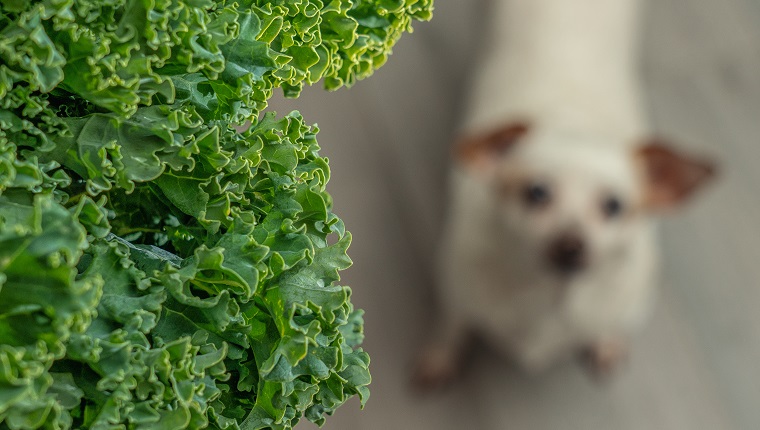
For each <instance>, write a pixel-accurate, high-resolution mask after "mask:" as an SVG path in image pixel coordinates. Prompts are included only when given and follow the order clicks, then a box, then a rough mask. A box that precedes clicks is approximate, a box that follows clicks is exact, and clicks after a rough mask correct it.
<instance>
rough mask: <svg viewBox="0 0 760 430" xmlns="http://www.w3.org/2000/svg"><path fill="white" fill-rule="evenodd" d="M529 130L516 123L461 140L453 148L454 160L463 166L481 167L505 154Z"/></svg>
mask: <svg viewBox="0 0 760 430" xmlns="http://www.w3.org/2000/svg"><path fill="white" fill-rule="evenodd" d="M529 128H530V127H528V124H526V123H524V122H516V123H511V124H509V125H507V126H506V127H502V128H499V129H498V130H496V131H493V132H490V133H487V134H482V135H479V136H469V137H465V138H462V139H460V140H459V142H458V143H457V145H456V146H455V148H454V158H455V159H456V160H458V161H460V162H462V163H463V164H465V165H470V166H476V167H477V166H480V167H482V166H484V165H487V164H488V163H489V162H490V161H492V160H496V159H498V158H499V157H501V156H502V155H503V154H505V153H506V152H507V151H508V150H509V149H510V148H511V147H512V146H514V145H515V144H516V143H517V142H518V141H519V140H520V138H522V137H523V136H524V135H525V134H526V133H527V132H528V129H529Z"/></svg>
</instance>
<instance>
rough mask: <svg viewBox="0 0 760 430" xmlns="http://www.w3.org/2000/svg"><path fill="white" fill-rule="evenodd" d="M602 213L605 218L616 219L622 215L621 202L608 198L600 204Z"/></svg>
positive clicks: (611, 197) (613, 197) (614, 198)
mask: <svg viewBox="0 0 760 430" xmlns="http://www.w3.org/2000/svg"><path fill="white" fill-rule="evenodd" d="M602 212H603V213H604V216H605V217H607V218H616V217H618V216H620V214H621V213H623V202H621V201H620V199H619V198H617V197H615V196H609V197H607V198H605V199H604V201H603V202H602Z"/></svg>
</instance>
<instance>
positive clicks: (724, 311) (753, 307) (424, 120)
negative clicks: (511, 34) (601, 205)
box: [272, 0, 760, 430]
mask: <svg viewBox="0 0 760 430" xmlns="http://www.w3.org/2000/svg"><path fill="white" fill-rule="evenodd" d="M487 6H488V2H487V1H481V0H466V1H463V0H436V10H435V15H434V19H433V21H432V22H431V23H427V24H419V25H417V26H416V27H415V32H414V33H413V34H411V35H407V36H406V37H404V38H402V39H401V41H400V42H399V44H398V45H397V47H396V49H395V51H394V55H393V56H391V58H390V60H389V62H388V64H387V65H386V66H384V67H383V68H382V69H380V70H379V71H378V72H377V73H376V74H375V75H374V76H373V77H372V78H371V79H368V80H366V81H363V82H360V83H358V84H357V85H356V86H355V87H354V88H352V89H351V90H341V91H339V92H336V93H326V92H324V91H322V90H321V89H320V88H316V87H315V88H310V89H307V90H306V91H305V92H304V94H303V96H302V97H301V98H300V99H298V100H295V101H294V100H282V99H280V100H276V101H275V102H273V104H272V107H273V108H274V109H275V110H277V111H279V112H280V113H286V112H287V111H290V110H292V109H298V110H300V111H301V112H302V113H303V115H304V117H305V118H306V119H307V121H308V122H316V123H318V124H319V126H320V128H321V133H320V135H319V142H320V144H321V146H322V148H323V150H322V153H323V154H324V155H326V156H328V157H329V158H330V160H331V166H332V171H333V179H332V181H331V183H330V186H329V188H328V189H329V191H330V192H331V193H332V194H333V196H334V198H335V202H336V204H335V212H336V213H337V214H338V215H340V216H341V217H342V218H343V219H344V220H345V223H346V226H347V227H348V228H349V229H350V230H351V231H352V232H353V235H354V244H353V245H352V247H351V249H350V255H351V257H352V259H353V260H354V266H353V267H352V268H351V269H349V270H348V271H346V272H345V273H344V275H343V282H344V283H345V284H347V285H350V286H351V287H352V288H353V291H354V296H353V301H354V303H355V305H356V306H357V307H362V308H364V309H365V310H366V329H365V332H366V341H365V349H366V350H367V351H369V353H370V354H371V356H372V365H371V370H372V375H373V383H372V386H371V391H372V395H371V398H370V400H369V403H368V404H367V407H366V408H365V410H363V411H360V410H359V406H358V402H357V401H355V400H356V399H354V401H352V402H350V403H349V404H347V405H346V406H345V407H343V408H341V409H340V410H339V411H338V412H337V413H336V415H335V416H334V417H332V418H331V419H328V421H327V423H326V424H325V428H326V429H330V430H342V429H345V430H370V429H371V430H375V429H377V430H381V429H382V430H385V429H401V430H405V429H415V430H427V429H443V430H446V429H462V428H470V429H484V430H491V429H494V430H498V429H531V430H535V429H563V430H564V429H584V430H587V429H748V430H749V429H759V428H760V139H759V137H760V2H757V1H755V0H648V1H646V8H645V14H644V15H645V16H644V20H643V23H644V26H645V31H644V32H643V33H644V40H643V47H644V48H643V59H642V73H643V76H644V83H645V90H646V98H647V101H648V107H649V113H650V116H651V120H652V122H653V124H654V128H655V130H656V131H658V132H659V134H661V135H663V136H667V137H668V138H670V139H671V140H673V141H674V142H677V143H678V144H679V145H680V146H681V147H683V148H687V149H691V150H692V151H696V152H698V153H702V154H708V155H712V156H714V157H715V158H716V159H718V161H719V162H720V178H719V181H718V183H716V184H715V185H714V186H711V187H709V189H708V190H707V191H706V192H704V193H702V195H700V196H699V198H698V199H695V200H694V201H693V202H692V204H690V205H689V207H688V208H687V209H686V210H685V211H682V212H681V213H679V214H678V215H677V216H675V217H672V218H668V219H665V220H664V221H663V228H662V243H663V251H664V274H663V275H664V285H663V286H662V288H661V293H660V297H659V300H658V303H657V307H656V310H655V313H654V316H653V318H652V319H651V320H650V321H649V324H648V325H647V327H646V329H645V330H644V331H642V332H641V333H640V334H639V335H638V336H637V337H636V338H635V339H634V342H633V345H632V354H631V356H630V358H629V361H628V363H627V365H625V366H624V368H622V369H621V371H620V372H619V373H618V374H617V375H616V376H615V377H614V378H613V379H611V380H609V381H607V382H606V383H603V384H600V383H598V382H594V381H593V380H591V379H590V378H588V376H587V374H586V373H585V372H584V370H583V369H581V368H580V366H578V365H577V364H576V363H567V364H566V365H562V366H559V367H557V368H555V369H553V370H551V371H550V372H548V373H547V374H544V375H541V376H538V377H528V376H524V375H522V374H520V373H519V372H517V371H515V370H513V369H512V368H510V366H509V365H508V364H506V363H505V362H504V361H503V360H502V359H501V358H499V357H498V356H496V355H494V354H493V353H491V352H489V351H487V350H485V349H484V350H483V351H478V353H477V354H476V357H474V360H473V362H472V363H471V365H470V367H469V370H468V371H467V373H466V374H465V375H464V377H463V378H462V379H461V380H459V381H458V382H457V383H456V384H454V385H453V386H452V387H450V388H449V389H448V390H447V391H445V392H442V393H431V394H427V395H415V394H414V393H413V392H412V391H411V390H410V389H409V388H410V385H409V382H408V381H409V373H410V368H411V364H412V362H413V360H414V357H415V355H416V353H417V352H418V348H419V347H421V345H422V344H423V342H424V340H425V337H426V335H427V334H428V333H430V332H431V329H432V325H433V324H434V321H433V316H434V311H435V309H434V300H435V299H434V294H433V290H432V288H433V286H432V282H431V262H432V260H433V258H434V255H435V252H436V246H437V242H438V237H439V232H440V230H441V225H442V219H443V214H444V211H445V207H446V189H447V187H446V184H447V172H448V166H449V164H448V163H449V158H448V154H449V151H450V145H451V143H452V138H453V131H454V129H455V128H456V126H457V124H458V118H459V115H460V114H461V111H460V106H461V100H462V95H463V91H464V87H465V86H464V82H465V80H466V76H467V73H468V68H469V67H471V66H472V64H473V63H472V61H473V58H474V55H475V54H476V52H477V49H478V46H479V42H478V35H479V34H480V31H481V30H482V24H481V23H482V22H484V20H483V17H484V16H485V15H484V14H486V13H488V8H487ZM299 428H301V429H310V428H314V426H313V425H311V424H310V423H304V424H303V425H301V426H300V427H299Z"/></svg>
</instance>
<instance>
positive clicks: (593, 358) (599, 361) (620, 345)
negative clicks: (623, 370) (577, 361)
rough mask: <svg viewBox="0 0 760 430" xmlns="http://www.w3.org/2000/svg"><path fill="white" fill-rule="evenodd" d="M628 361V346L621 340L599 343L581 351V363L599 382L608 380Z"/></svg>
mask: <svg viewBox="0 0 760 430" xmlns="http://www.w3.org/2000/svg"><path fill="white" fill-rule="evenodd" d="M627 359H628V345H627V344H626V343H625V342H624V341H621V340H607V341H600V342H597V343H594V344H592V345H590V346H588V347H587V348H586V349H585V350H584V351H583V361H584V362H585V364H586V367H587V368H588V370H589V371H590V372H591V374H592V375H593V376H594V377H595V378H597V379H600V380H605V379H608V378H610V377H611V376H612V375H613V374H614V373H615V372H616V371H617V370H618V369H619V368H620V366H621V365H623V364H624V363H625V362H626V361H627Z"/></svg>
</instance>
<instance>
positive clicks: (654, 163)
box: [636, 141, 716, 209]
mask: <svg viewBox="0 0 760 430" xmlns="http://www.w3.org/2000/svg"><path fill="white" fill-rule="evenodd" d="M636 155H637V157H638V158H639V159H640V160H641V161H642V164H643V168H644V180H645V187H646V192H645V205H646V206H647V207H648V208H650V209H668V208H672V207H675V206H677V205H679V204H681V203H683V202H684V201H686V200H687V199H688V198H689V197H690V196H691V195H692V194H693V193H694V191H696V190H697V189H698V188H700V187H701V186H702V185H704V184H705V183H706V182H707V181H708V180H709V179H711V178H712V177H713V176H715V170H716V169H715V165H714V164H713V163H712V162H710V161H707V160H703V159H697V158H692V157H687V156H685V155H682V154H680V153H678V152H676V151H674V150H673V149H671V148H670V147H668V146H667V145H663V144H661V143H660V142H658V141H652V142H650V143H647V144H645V145H643V146H642V147H641V148H639V150H638V151H637V154H636Z"/></svg>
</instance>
